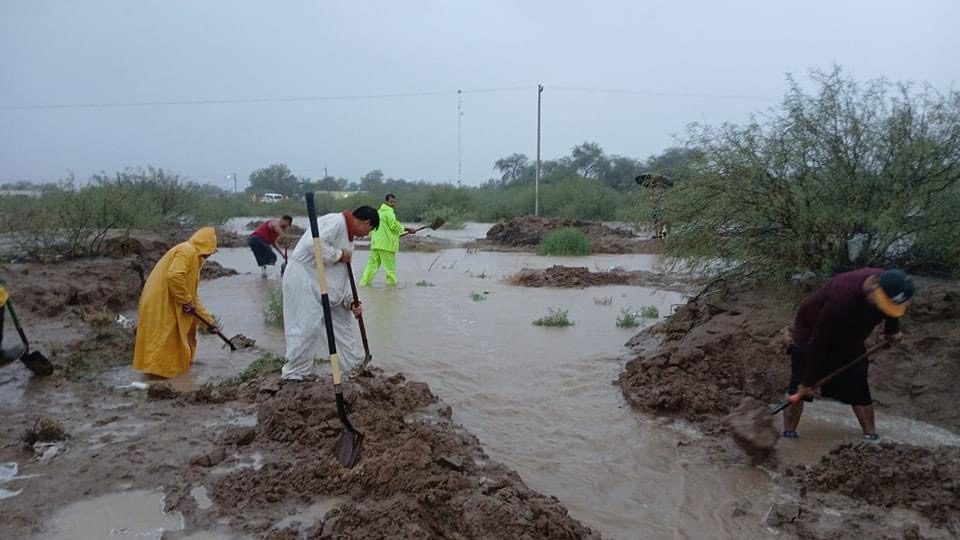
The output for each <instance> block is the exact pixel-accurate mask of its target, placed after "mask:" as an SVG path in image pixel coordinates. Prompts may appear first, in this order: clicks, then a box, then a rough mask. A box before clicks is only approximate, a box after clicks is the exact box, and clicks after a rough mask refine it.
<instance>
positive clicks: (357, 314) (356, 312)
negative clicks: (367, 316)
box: [350, 302, 363, 319]
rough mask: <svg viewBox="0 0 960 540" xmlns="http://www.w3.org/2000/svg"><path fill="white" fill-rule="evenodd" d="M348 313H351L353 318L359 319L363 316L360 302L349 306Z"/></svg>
mask: <svg viewBox="0 0 960 540" xmlns="http://www.w3.org/2000/svg"><path fill="white" fill-rule="evenodd" d="M350 311H352V312H353V316H354V317H356V318H358V319H359V318H360V316H361V315H363V306H361V305H360V302H354V303H353V304H351V305H350Z"/></svg>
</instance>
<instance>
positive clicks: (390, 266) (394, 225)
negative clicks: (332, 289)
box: [360, 193, 417, 287]
mask: <svg viewBox="0 0 960 540" xmlns="http://www.w3.org/2000/svg"><path fill="white" fill-rule="evenodd" d="M384 200H385V201H386V202H384V203H383V204H381V205H380V208H379V209H378V210H377V213H378V214H380V227H379V228H377V229H375V230H374V231H373V232H372V233H371V235H370V259H369V260H368V261H367V266H366V268H364V269H363V275H362V276H361V277H360V286H361V287H366V286H368V285H370V283H372V282H373V278H375V277H376V276H377V272H379V271H380V267H381V266H382V267H383V268H384V270H385V271H386V274H387V286H388V287H394V286H396V285H397V251H398V250H399V249H400V234H401V233H402V232H403V231H406V232H408V233H410V234H416V232H417V231H416V229H414V228H413V227H404V226H403V225H401V224H400V222H399V221H397V215H396V214H395V213H394V211H393V207H394V206H396V205H397V196H396V195H394V194H393V193H388V194H387V196H386V197H385V198H384Z"/></svg>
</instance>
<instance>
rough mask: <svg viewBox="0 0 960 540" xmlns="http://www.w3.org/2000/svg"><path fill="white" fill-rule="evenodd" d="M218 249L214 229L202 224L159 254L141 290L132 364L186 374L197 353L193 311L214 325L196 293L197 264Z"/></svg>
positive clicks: (161, 372) (163, 374) (153, 370)
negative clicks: (187, 237) (188, 237)
mask: <svg viewBox="0 0 960 540" xmlns="http://www.w3.org/2000/svg"><path fill="white" fill-rule="evenodd" d="M216 250H217V233H216V231H214V229H213V227H204V228H202V229H200V230H198V231H197V232H195V233H193V236H191V237H190V240H188V241H186V242H183V243H182V244H177V245H176V246H174V247H173V248H171V249H170V251H168V252H167V253H166V254H165V255H164V256H163V258H161V259H160V260H159V261H158V262H157V264H156V266H154V267H153V270H152V271H151V272H150V277H148V278H147V283H146V284H145V285H144V286H143V292H142V293H140V305H139V307H138V310H137V312H138V319H139V320H138V322H137V343H136V346H135V348H134V351H133V368H134V369H137V370H140V371H143V372H145V373H149V374H151V375H157V376H160V377H176V376H177V375H180V374H181V373H186V372H187V371H188V370H189V369H190V366H191V365H192V364H193V357H194V356H195V355H196V353H197V325H198V324H199V323H200V321H198V320H197V318H196V317H194V316H193V313H196V314H197V315H199V316H201V317H203V318H204V320H206V321H208V322H210V323H211V324H214V319H213V317H211V316H210V314H209V313H208V312H207V310H206V309H204V307H203V305H202V304H201V303H200V299H199V298H198V296H197V288H198V286H199V284H200V269H201V268H202V267H203V263H204V262H206V260H207V257H209V256H210V255H212V254H213V252H215V251H216Z"/></svg>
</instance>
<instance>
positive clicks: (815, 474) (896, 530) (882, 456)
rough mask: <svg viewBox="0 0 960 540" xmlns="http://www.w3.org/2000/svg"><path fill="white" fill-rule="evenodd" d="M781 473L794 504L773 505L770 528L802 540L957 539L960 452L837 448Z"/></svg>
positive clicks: (886, 447) (860, 445)
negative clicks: (794, 492)
mask: <svg viewBox="0 0 960 540" xmlns="http://www.w3.org/2000/svg"><path fill="white" fill-rule="evenodd" d="M784 474H785V477H786V478H789V479H791V482H792V483H793V485H794V486H796V487H798V488H799V494H798V495H799V500H795V501H791V502H784V503H779V504H775V505H774V506H773V508H772V509H771V511H770V513H769V515H768V518H767V523H768V524H769V525H772V526H775V527H781V528H783V529H784V530H785V531H787V532H791V533H793V534H795V535H796V536H797V537H799V538H804V539H818V540H821V539H822V540H827V539H834V538H908V539H910V538H915V539H920V538H957V536H958V535H960V448H957V447H951V446H940V447H937V448H934V449H929V448H921V447H917V446H911V445H906V444H892V443H888V442H884V443H880V444H869V443H858V444H842V445H838V446H837V447H835V448H833V449H832V450H831V451H830V453H829V454H827V455H826V456H824V457H823V459H822V460H821V461H820V463H818V464H817V465H815V466H813V467H810V468H806V467H803V466H799V467H796V468H790V469H787V470H786V471H785V472H784Z"/></svg>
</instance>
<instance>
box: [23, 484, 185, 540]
mask: <svg viewBox="0 0 960 540" xmlns="http://www.w3.org/2000/svg"><path fill="white" fill-rule="evenodd" d="M163 498H164V496H163V492H161V491H148V490H139V491H125V492H120V493H110V494H107V495H103V496H100V497H97V498H94V499H89V500H85V501H79V502H75V503H72V504H70V505H67V506H65V507H63V508H61V509H60V510H58V511H57V512H56V513H55V514H54V515H53V518H52V519H51V520H50V521H49V522H48V524H47V530H46V531H45V532H44V533H43V534H41V535H40V536H39V538H41V539H43V540H61V539H62V540H103V539H105V538H138V539H143V538H156V539H159V538H160V537H161V535H163V533H164V532H166V531H180V530H182V529H183V527H184V523H183V516H182V515H180V513H179V512H170V513H165V512H164V511H163Z"/></svg>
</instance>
